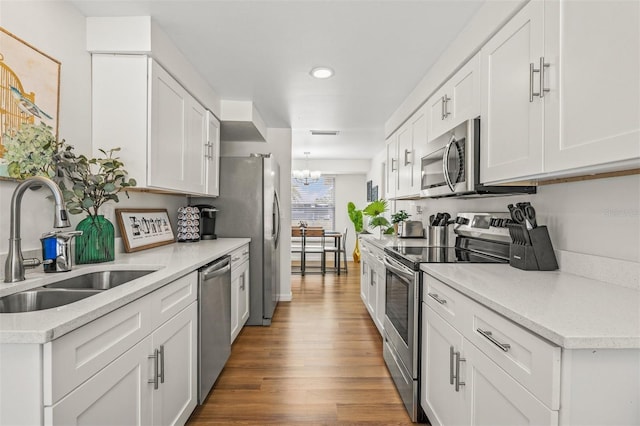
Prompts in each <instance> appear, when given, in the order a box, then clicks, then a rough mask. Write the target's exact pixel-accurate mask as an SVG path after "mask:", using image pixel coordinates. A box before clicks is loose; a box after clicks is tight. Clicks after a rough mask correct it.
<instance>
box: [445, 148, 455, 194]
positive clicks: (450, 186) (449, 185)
mask: <svg viewBox="0 0 640 426" xmlns="http://www.w3.org/2000/svg"><path fill="white" fill-rule="evenodd" d="M455 141H456V137H455V136H451V139H450V140H449V143H448V144H447V146H446V147H445V149H444V155H443V156H442V172H443V173H444V180H445V181H446V182H447V186H448V187H449V189H450V190H451V192H453V191H454V188H453V183H452V182H451V178H449V151H451V144H453V143H454V142H455Z"/></svg>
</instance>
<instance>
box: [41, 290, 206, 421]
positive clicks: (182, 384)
mask: <svg viewBox="0 0 640 426" xmlns="http://www.w3.org/2000/svg"><path fill="white" fill-rule="evenodd" d="M197 315H198V307H197V303H196V302H192V303H191V305H189V307H188V308H186V309H184V310H183V311H182V312H180V313H179V314H178V315H176V316H175V317H173V318H172V319H171V320H169V321H167V322H166V323H165V324H164V325H162V326H161V327H160V328H158V329H157V330H156V331H155V332H153V333H152V334H151V335H150V336H147V337H146V338H144V339H143V340H142V341H140V342H139V343H137V344H136V345H135V346H134V347H132V348H131V349H129V350H128V351H127V352H125V353H124V354H123V355H121V356H120V357H119V358H118V359H116V360H115V361H113V362H112V363H111V364H109V365H108V366H107V367H105V368H104V369H102V370H101V371H100V372H98V373H97V374H96V375H94V376H93V377H91V378H90V379H89V380H87V381H86V382H85V383H83V384H82V385H80V386H79V387H78V388H77V389H75V390H73V391H72V392H71V393H70V394H69V395H67V396H65V397H64V398H62V399H61V400H60V401H59V402H57V403H56V404H54V405H53V406H51V407H45V424H51V425H100V424H104V425H115V424H121V425H125V424H126V425H146V424H154V425H156V424H157V425H174V424H178V425H180V424H184V423H186V421H187V419H188V418H189V415H191V412H192V411H193V409H194V408H195V405H196V404H195V401H196V398H197V396H196V392H197V391H196V389H197V388H196V385H197V383H196V378H197V376H196V369H197V368H196V366H197V364H196V362H197V360H196V350H195V349H196V347H197V343H196V338H197V334H196V331H197Z"/></svg>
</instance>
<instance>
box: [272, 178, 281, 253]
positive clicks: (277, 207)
mask: <svg viewBox="0 0 640 426" xmlns="http://www.w3.org/2000/svg"><path fill="white" fill-rule="evenodd" d="M273 199H274V201H275V209H273V215H274V220H275V222H276V223H275V226H274V230H275V247H276V248H278V245H279V244H280V200H279V199H278V193H277V192H276V191H273Z"/></svg>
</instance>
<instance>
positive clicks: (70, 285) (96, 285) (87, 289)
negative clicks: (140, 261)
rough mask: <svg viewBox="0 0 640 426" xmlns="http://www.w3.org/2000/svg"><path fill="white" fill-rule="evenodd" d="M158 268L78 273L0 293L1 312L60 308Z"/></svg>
mask: <svg viewBox="0 0 640 426" xmlns="http://www.w3.org/2000/svg"><path fill="white" fill-rule="evenodd" d="M152 272H155V270H120V271H98V272H89V273H86V274H83V275H78V276H75V277H72V278H68V279H65V280H61V281H57V282H55V283H52V284H47V285H45V286H42V287H38V288H34V289H32V290H25V291H21V292H19V293H15V294H10V295H9V296H5V297H0V313H18V312H31V311H40V310H43V309H51V308H57V307H60V306H64V305H68V304H69V303H73V302H77V301H78V300H82V299H85V298H87V297H90V296H93V295H94V294H98V293H101V292H103V291H105V290H109V289H111V288H114V287H117V286H119V285H122V284H125V283H128V282H129V281H133V280H135V279H137V278H140V277H143V276H145V275H148V274H150V273H152Z"/></svg>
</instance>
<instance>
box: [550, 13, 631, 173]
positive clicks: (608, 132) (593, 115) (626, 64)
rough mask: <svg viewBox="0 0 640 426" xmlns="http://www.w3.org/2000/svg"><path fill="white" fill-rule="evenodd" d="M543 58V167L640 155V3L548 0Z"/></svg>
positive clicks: (566, 166) (553, 168) (558, 168)
mask: <svg viewBox="0 0 640 426" xmlns="http://www.w3.org/2000/svg"><path fill="white" fill-rule="evenodd" d="M545 58H546V62H548V63H550V68H549V70H548V71H547V83H546V86H547V87H548V88H549V89H550V92H549V93H548V94H546V95H545V172H553V171H562V170H567V169H572V168H577V167H585V166H592V165H599V164H605V163H610V162H615V161H622V160H629V159H638V158H639V157H640V143H639V142H638V141H639V140H640V130H639V128H640V118H639V117H640V79H639V78H638V75H640V3H639V2H637V1H586V2H581V1H578V2H575V1H552V2H546V3H545ZM635 167H637V165H636V166H635Z"/></svg>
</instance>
